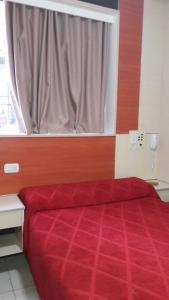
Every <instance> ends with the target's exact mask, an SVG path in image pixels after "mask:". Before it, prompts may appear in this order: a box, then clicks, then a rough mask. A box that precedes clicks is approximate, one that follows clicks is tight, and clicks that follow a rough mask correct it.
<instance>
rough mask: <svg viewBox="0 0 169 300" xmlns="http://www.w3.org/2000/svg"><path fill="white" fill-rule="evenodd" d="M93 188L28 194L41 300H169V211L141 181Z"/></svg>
mask: <svg viewBox="0 0 169 300" xmlns="http://www.w3.org/2000/svg"><path fill="white" fill-rule="evenodd" d="M92 184H93V185H92ZM92 184H90V183H89V184H78V185H73V184H72V185H71V188H70V185H57V186H50V187H43V188H28V189H25V190H23V191H22V193H21V198H22V199H23V202H24V203H25V205H26V222H25V251H26V254H27V257H28V260H29V263H30V266H31V270H32V273H33V276H34V279H35V282H36V284H37V288H38V291H39V294H40V297H41V299H42V300H158V299H159V300H160V299H161V300H167V299H169V204H166V203H164V202H162V201H161V200H160V199H158V196H157V195H156V193H155V191H154V190H153V188H152V187H151V186H150V185H149V184H147V183H145V182H143V181H142V180H139V179H135V178H132V179H126V180H113V181H111V182H110V181H109V182H108V181H107V182H106V181H105V182H103V183H92ZM80 186H81V188H80ZM100 186H101V188H100ZM112 186H113V188H112ZM105 187H106V189H105ZM62 189H63V190H64V191H66V193H67V196H66V195H65V194H64V195H63V198H64V200H63V202H62V199H61V198H62V197H61V194H60V191H61V190H62ZM114 189H116V191H118V192H120V189H121V195H123V197H122V198H123V199H122V198H121V197H120V196H119V195H116V193H114ZM77 190H78V193H77ZM96 190H97V192H98V193H96ZM99 190H100V193H99ZM112 190H113V192H112ZM58 191H59V192H58ZM79 191H81V196H80V197H77V199H76V200H75V198H76V196H77V194H79ZM138 192H139V194H140V197H139V195H138ZM92 193H93V194H92ZM85 194H86V196H85V197H86V198H84V195H85ZM110 194H111V196H110ZM59 195H60V198H59ZM68 195H69V196H68ZM88 195H90V196H89V197H88ZM91 195H92V196H91ZM96 195H97V197H95V196H96ZM108 195H109V196H108ZM133 195H134V196H133ZM82 196H83V197H82ZM106 196H107V198H106ZM66 197H67V198H66ZM65 198H66V199H67V200H65ZM89 198H90V199H89ZM96 198H97V199H98V202H99V203H98V202H97V201H96ZM127 198H128V199H131V200H127ZM57 199H58V201H57ZM59 199H60V200H59ZM72 199H73V200H72ZM85 199H86V203H87V205H88V206H84V203H85ZM106 199H107V200H106ZM122 200H126V201H122ZM96 202H97V203H96ZM106 202H108V203H106ZM90 204H91V205H90ZM93 204H95V205H93ZM57 205H58V208H57ZM66 206H68V207H69V208H66ZM79 206H80V207H79Z"/></svg>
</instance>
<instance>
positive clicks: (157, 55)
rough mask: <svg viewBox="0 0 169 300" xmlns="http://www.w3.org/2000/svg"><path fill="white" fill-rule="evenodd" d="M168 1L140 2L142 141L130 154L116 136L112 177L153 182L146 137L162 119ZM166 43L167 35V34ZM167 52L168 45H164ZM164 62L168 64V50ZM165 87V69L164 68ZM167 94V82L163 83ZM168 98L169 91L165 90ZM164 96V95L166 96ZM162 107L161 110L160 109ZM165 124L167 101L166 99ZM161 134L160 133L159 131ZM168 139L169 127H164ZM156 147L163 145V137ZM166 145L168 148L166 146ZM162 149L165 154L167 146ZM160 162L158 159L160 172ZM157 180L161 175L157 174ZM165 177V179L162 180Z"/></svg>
mask: <svg viewBox="0 0 169 300" xmlns="http://www.w3.org/2000/svg"><path fill="white" fill-rule="evenodd" d="M168 3H169V0H144V18H143V37H142V61H141V83H140V106H139V130H142V131H144V132H145V133H146V134H145V141H144V145H143V148H142V149H141V150H139V151H132V150H131V146H130V143H129V135H117V142H116V162H115V176H116V177H126V176H138V177H141V178H143V179H149V178H151V179H152V178H157V177H159V174H158V167H157V152H156V153H154V152H152V151H151V150H150V149H149V138H150V135H149V133H159V131H160V122H161V120H160V119H162V118H163V114H162V113H161V100H162V97H163V89H162V85H163V79H164V78H163V69H164V54H165V52H166V35H167V33H166V24H167V16H168ZM168 39H169V31H168ZM168 44H169V43H168ZM168 48H169V45H168ZM167 50H168V62H169V49H167ZM168 86H169V65H168ZM166 90H167V80H166ZM167 92H168V96H169V90H167ZM167 92H166V93H167ZM164 107H165V106H164ZM164 110H165V108H164ZM165 114H166V119H167V118H168V123H169V98H168V114H167V112H165ZM160 133H161V131H160ZM168 136H169V126H168ZM161 139H162V138H161V137H160V144H161V143H163V144H165V143H166V142H164V137H163V139H162V141H161ZM167 145H168V146H167ZM167 145H165V146H164V147H163V151H164V152H167V149H169V140H168V144H167ZM152 159H155V168H154V169H153V170H152V168H151V164H152ZM162 160H164V158H163V159H162V158H161V168H160V169H162V165H165V163H164V162H163V163H162ZM160 176H162V175H161V173H160ZM163 177H165V176H163ZM168 179H169V151H168Z"/></svg>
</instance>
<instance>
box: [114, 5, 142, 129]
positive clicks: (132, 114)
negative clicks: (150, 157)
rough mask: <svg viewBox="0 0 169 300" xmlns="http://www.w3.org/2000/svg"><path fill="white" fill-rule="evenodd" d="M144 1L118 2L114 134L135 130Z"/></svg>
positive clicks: (137, 110)
mask: <svg viewBox="0 0 169 300" xmlns="http://www.w3.org/2000/svg"><path fill="white" fill-rule="evenodd" d="M143 3H144V0H137V1H136V0H119V9H120V41H119V43H120V44H119V78H118V100H117V102H118V104H117V133H127V132H128V131H129V130H135V129H138V112H139V91H140V71H141V45H142V25H143V24H142V23H143Z"/></svg>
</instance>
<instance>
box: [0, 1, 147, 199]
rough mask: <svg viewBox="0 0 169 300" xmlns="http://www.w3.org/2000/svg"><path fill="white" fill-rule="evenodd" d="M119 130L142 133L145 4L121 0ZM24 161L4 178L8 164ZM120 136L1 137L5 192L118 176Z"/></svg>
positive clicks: (0, 178) (0, 181)
mask: <svg viewBox="0 0 169 300" xmlns="http://www.w3.org/2000/svg"><path fill="white" fill-rule="evenodd" d="M119 4H120V13H121V17H120V56H119V86H118V103H117V132H119V133H125V132H128V131H129V130H131V129H137V124H138V107H139V84H140V55H141V35H142V19H143V0H137V1H136V0H120V2H119ZM12 162H19V163H20V172H19V173H18V174H4V173H3V165H4V163H12ZM114 164H115V137H84V138H79V137H75V138H54V137H53V138H52V137H51V138H40V137H38V138H31V137H22V138H0V194H5V193H16V192H18V191H19V190H20V189H21V188H22V187H25V186H30V185H41V184H49V183H57V182H73V181H85V180H95V179H108V178H112V177H113V176H114Z"/></svg>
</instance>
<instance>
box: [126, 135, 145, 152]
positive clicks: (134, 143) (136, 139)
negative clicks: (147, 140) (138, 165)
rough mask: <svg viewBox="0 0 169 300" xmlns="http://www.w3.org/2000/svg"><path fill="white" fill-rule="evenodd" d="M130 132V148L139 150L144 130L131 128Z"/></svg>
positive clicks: (142, 141)
mask: <svg viewBox="0 0 169 300" xmlns="http://www.w3.org/2000/svg"><path fill="white" fill-rule="evenodd" d="M129 134H130V144H131V149H132V150H139V149H141V148H142V147H143V143H144V132H143V131H139V130H131V131H130V132H129Z"/></svg>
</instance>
